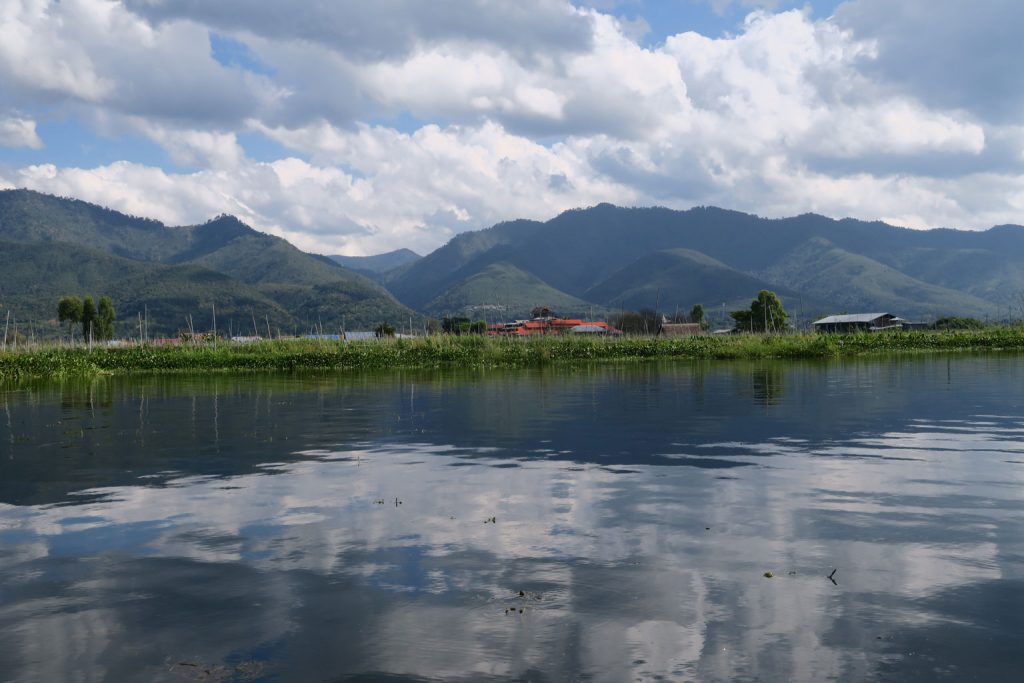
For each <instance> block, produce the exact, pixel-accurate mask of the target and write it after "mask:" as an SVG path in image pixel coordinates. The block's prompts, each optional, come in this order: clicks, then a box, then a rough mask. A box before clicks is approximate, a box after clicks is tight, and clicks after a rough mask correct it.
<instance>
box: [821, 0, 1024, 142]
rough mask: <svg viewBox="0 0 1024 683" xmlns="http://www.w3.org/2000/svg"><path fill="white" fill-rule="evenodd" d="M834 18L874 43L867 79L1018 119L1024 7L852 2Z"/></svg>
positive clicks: (937, 102) (1023, 85)
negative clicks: (875, 48)
mask: <svg viewBox="0 0 1024 683" xmlns="http://www.w3.org/2000/svg"><path fill="white" fill-rule="evenodd" d="M835 23H836V25H837V26H840V27H843V28H844V29H848V30H851V31H852V32H854V33H855V34H856V35H857V36H858V37H859V38H860V39H863V40H870V41H872V42H873V43H874V44H875V45H877V50H878V54H877V59H875V60H873V61H872V62H871V63H869V64H866V65H865V66H864V68H865V73H866V74H867V75H868V76H870V77H871V78H872V79H876V80H878V81H880V82H883V83H887V84H890V85H891V86H892V87H894V88H898V89H899V90H900V91H901V92H904V93H906V94H908V95H910V96H913V97H915V98H917V99H919V100H920V101H922V102H923V103H925V104H927V105H930V106H937V107H944V108H957V109H964V110H967V111H970V112H971V113H973V114H974V115H975V116H978V117H980V118H983V119H985V120H988V121H996V122H1002V123H1007V122H1014V121H1015V122H1018V123H1019V122H1020V120H1021V114H1022V111H1024V73H1022V72H1021V70H1020V69H1019V68H1017V66H1018V65H1019V64H1022V63H1024V42H1022V41H1021V40H1020V27H1021V26H1022V25H1024V4H1022V3H1020V2H1017V1H1016V0H986V2H979V3H969V4H968V3H963V2H957V1H956V0H901V1H900V2H895V3H894V2H889V1H887V0H855V1H852V2H845V3H844V4H843V5H841V6H840V7H839V8H838V10H837V11H836V13H835Z"/></svg>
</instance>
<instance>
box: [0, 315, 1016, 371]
mask: <svg viewBox="0 0 1024 683" xmlns="http://www.w3.org/2000/svg"><path fill="white" fill-rule="evenodd" d="M950 351H1024V328H1021V327H994V328H986V329H983V330H971V331H914V332H886V333H876V334H869V333H859V334H817V333H799V334H786V335H758V334H754V335H747V334H741V335H735V336H694V337H674V338H666V337H646V336H638V337H624V338H615V339H613V338H590V339H587V338H578V337H562V336H559V337H554V336H545V337H537V338H527V339H515V338H494V337H478V336H433V337H422V338H417V339H385V340H372V341H358V342H347V343H339V342H335V341H324V340H315V339H289V340H268V341H262V342H257V343H250V344H234V343H231V342H223V343H218V344H204V345H198V346H153V345H138V346H129V347H119V348H107V347H96V348H93V349H92V350H89V349H87V348H84V347H77V348H69V347H61V346H43V347H39V348H34V349H29V350H17V351H12V350H8V351H4V352H0V385H2V384H3V383H6V382H10V381H13V380H22V379H29V378H39V379H46V378H61V377H89V376H95V375H132V374H139V373H154V372H262V371H293V370H360V369H388V368H396V369H398V368H434V367H480V368H488V367H495V368H497V367H501V368H530V367H541V366H545V365H550V364H573V363H588V362H604V361H618V362H621V361H631V360H736V359H746V360H768V359H779V360H786V359H793V360H796V359H816V358H821V359H825V358H842V357H854V356H865V355H885V354H891V353H915V354H917V353H936V352H950Z"/></svg>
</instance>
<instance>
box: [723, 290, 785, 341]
mask: <svg viewBox="0 0 1024 683" xmlns="http://www.w3.org/2000/svg"><path fill="white" fill-rule="evenodd" d="M729 315H730V316H732V319H733V320H735V321H736V327H737V329H739V330H740V331H742V332H781V331H783V330H785V329H786V320H787V319H788V318H789V316H788V315H787V314H786V311H785V309H783V308H782V301H780V300H779V297H778V295H776V294H775V292H770V291H768V290H767V289H762V290H761V291H760V292H759V293H758V295H757V298H756V299H754V300H753V301H751V302H750V309H749V310H744V311H733V312H732V313H730V314H729Z"/></svg>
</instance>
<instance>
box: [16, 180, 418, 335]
mask: <svg viewBox="0 0 1024 683" xmlns="http://www.w3.org/2000/svg"><path fill="white" fill-rule="evenodd" d="M0 240H4V241H7V242H12V243H19V244H23V245H35V246H46V247H49V248H53V249H54V250H55V253H57V254H59V255H61V256H62V257H63V256H66V255H68V254H69V253H76V251H77V253H78V254H79V258H78V259H67V260H65V261H62V262H61V265H60V268H61V269H63V270H66V271H67V273H66V275H67V277H70V278H72V279H75V278H79V279H83V280H89V281H91V282H94V283H95V285H94V286H92V287H91V289H89V291H91V292H92V293H95V294H97V295H99V294H107V295H110V296H111V297H113V298H114V300H115V305H116V306H117V308H118V310H119V311H120V312H121V313H122V314H124V313H125V312H126V311H128V310H129V309H133V308H135V307H141V308H146V307H147V306H148V307H149V308H150V309H151V311H159V313H158V316H159V318H158V319H160V320H163V319H166V320H167V323H166V326H167V331H173V330H175V329H178V327H180V324H181V323H180V322H177V321H179V320H183V315H187V314H188V313H190V312H191V313H192V314H193V317H194V318H195V316H197V315H205V314H206V311H208V310H209V309H210V306H209V305H208V304H206V303H203V302H210V303H215V304H216V306H217V308H218V310H219V309H220V308H221V307H222V306H223V307H227V308H225V312H226V313H227V312H228V310H229V308H230V307H232V306H235V303H236V302H244V305H243V308H251V309H253V311H255V314H256V316H257V317H260V316H261V315H262V316H263V317H264V326H265V324H266V322H267V321H266V318H268V317H269V318H270V322H271V323H273V324H274V326H275V327H277V326H279V327H280V328H281V329H282V330H306V329H309V327H310V326H311V325H312V324H313V323H316V324H322V325H323V326H324V327H325V328H330V329H334V328H336V327H338V326H340V325H341V324H342V323H343V322H344V323H345V324H347V325H348V327H349V329H355V328H366V327H369V326H373V325H376V324H378V323H380V322H390V323H392V324H395V325H398V324H402V323H405V324H407V321H408V318H409V317H410V316H413V317H415V318H417V319H419V316H418V315H417V314H415V313H414V312H413V311H411V310H410V309H408V308H407V307H405V306H403V305H402V304H399V303H398V302H397V301H396V300H395V299H394V297H393V296H392V295H391V294H390V293H389V292H388V291H387V290H385V289H384V288H383V287H382V286H381V285H379V284H377V283H376V282H373V281H372V280H371V279H369V278H367V277H366V276H364V275H361V274H359V273H356V272H353V271H351V270H349V269H347V268H344V267H342V266H341V265H339V264H337V263H336V262H334V261H332V260H331V259H329V258H327V257H325V256H319V255H315V254H307V253H305V252H303V251H300V250H299V249H297V248H295V247H294V246H292V245H291V244H290V243H288V242H287V241H285V240H283V239H281V238H278V237H274V236H272V235H267V234H264V233H261V232H258V231H256V230H253V229H252V228H250V227H248V226H247V225H245V224H244V223H242V222H241V221H239V220H238V219H237V218H234V217H232V216H220V217H218V218H216V219H214V220H211V221H208V222H207V223H204V224H202V225H197V226H184V227H174V228H171V227H167V226H165V225H163V224H162V223H160V222H158V221H152V220H147V219H142V218H136V217H132V216H126V215H124V214H121V213H118V212H116V211H111V210H109V209H104V208H101V207H98V206H94V205H92V204H88V203H86V202H81V201H78V200H71V199H63V198H58V197H52V196H48V195H43V194H39V193H36V192H31V191H27V190H7V191H2V192H0ZM69 250H70V251H69ZM23 256H24V257H25V258H26V259H27V261H26V262H25V265H26V267H28V271H26V276H27V277H28V280H24V279H23V280H22V284H24V282H27V281H31V280H32V277H33V276H32V273H33V272H34V273H35V275H34V277H35V278H37V279H40V274H41V273H48V274H49V273H51V272H53V271H52V270H50V268H51V267H50V266H47V265H44V264H46V263H47V258H46V256H45V250H43V251H40V250H38V249H31V250H28V251H26V252H23ZM101 256H107V257H117V258H119V259H121V261H119V262H118V263H117V264H112V263H111V262H110V261H109V259H104V258H101ZM118 269H120V270H121V271H122V272H123V273H124V275H123V276H122V277H116V276H115V277H107V276H106V275H102V276H100V275H97V273H98V272H103V273H106V272H107V271H113V272H116V271H117V270H118ZM149 270H152V272H148V271H149ZM129 274H130V275H131V276H129ZM211 274H215V275H217V276H218V277H215V278H214V277H211ZM161 278H163V279H164V282H163V284H160V285H157V284H154V283H156V282H159V281H160V279H161ZM73 285H74V283H73V282H70V281H69V282H68V284H67V286H66V287H65V288H64V289H63V290H62V291H60V294H61V295H66V294H75V293H79V292H81V293H85V292H86V288H85V286H84V284H82V285H81V286H78V288H77V289H76V287H75V286H73ZM101 285H102V290H101V289H100V288H99V287H100V286H101ZM40 286H44V285H40ZM18 291H19V290H18V286H16V284H15V277H14V275H12V274H10V273H7V272H4V271H0V292H12V293H13V292H18ZM47 291H49V290H47ZM11 297H12V300H13V294H12V295H11ZM17 298H18V301H19V306H20V307H26V306H29V305H30V303H29V301H30V299H31V296H30V295H29V296H24V295H20V294H19V295H18V296H17ZM55 305H56V302H55V301H52V302H45V301H43V302H40V303H38V304H34V305H31V311H32V315H33V316H36V315H38V316H40V317H41V316H42V315H44V314H47V310H48V309H47V308H46V307H53V306H55ZM239 305H242V304H239ZM25 311H26V315H27V314H28V311H29V308H25ZM260 311H262V313H260ZM231 312H233V309H232V310H231ZM132 314H133V315H134V311H132ZM48 315H52V312H50V313H48ZM246 315H247V317H250V318H251V317H252V315H251V314H249V313H247V314H246ZM152 319H153V314H152V312H151V321H152ZM172 321H175V322H172ZM250 322H251V321H250ZM159 324H161V325H162V324H163V323H159ZM250 326H251V325H250Z"/></svg>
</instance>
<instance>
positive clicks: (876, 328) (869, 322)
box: [811, 313, 906, 332]
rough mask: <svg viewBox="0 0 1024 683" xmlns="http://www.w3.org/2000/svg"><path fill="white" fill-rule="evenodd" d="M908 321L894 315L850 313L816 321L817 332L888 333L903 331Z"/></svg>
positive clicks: (814, 324) (814, 323)
mask: <svg viewBox="0 0 1024 683" xmlns="http://www.w3.org/2000/svg"><path fill="white" fill-rule="evenodd" d="M905 322H906V321H905V320H903V318H899V317H897V316H895V315H893V314H892V313H850V314H844V315H830V316H828V317H827V318H822V319H821V320H815V321H814V322H813V323H811V325H813V326H814V329H815V331H816V332H886V331H889V330H902V329H903V325H904V323H905Z"/></svg>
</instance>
